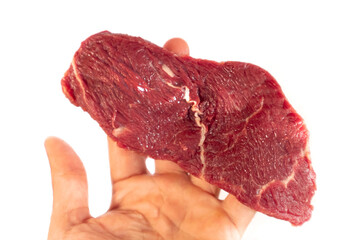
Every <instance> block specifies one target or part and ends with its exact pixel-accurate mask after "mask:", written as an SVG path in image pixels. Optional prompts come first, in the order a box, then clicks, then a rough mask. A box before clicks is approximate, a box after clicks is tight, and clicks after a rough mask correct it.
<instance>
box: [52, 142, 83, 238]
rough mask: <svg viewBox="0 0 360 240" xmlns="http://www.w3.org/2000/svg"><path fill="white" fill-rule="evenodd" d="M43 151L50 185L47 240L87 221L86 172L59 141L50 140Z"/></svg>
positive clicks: (67, 146)
mask: <svg viewBox="0 0 360 240" xmlns="http://www.w3.org/2000/svg"><path fill="white" fill-rule="evenodd" d="M45 149H46V153H47V156H48V159H49V163H50V168H51V179H52V186H53V212H52V216H51V223H50V229H49V239H62V235H63V234H64V232H66V231H67V230H68V229H69V228H71V226H73V225H76V224H79V223H81V222H83V221H84V220H86V219H88V218H90V213H89V206H88V185H87V179H86V172H85V169H84V166H83V164H82V162H81V160H80V158H79V157H78V156H77V155H76V153H75V152H74V150H72V148H71V147H70V146H69V145H68V144H67V143H65V142H64V141H62V140H61V139H58V138H55V137H49V138H48V139H46V141H45Z"/></svg>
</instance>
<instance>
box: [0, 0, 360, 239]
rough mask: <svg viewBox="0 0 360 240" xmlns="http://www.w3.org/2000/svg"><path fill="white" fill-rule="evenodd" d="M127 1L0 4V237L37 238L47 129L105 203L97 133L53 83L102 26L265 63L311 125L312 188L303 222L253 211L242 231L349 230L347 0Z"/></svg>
mask: <svg viewBox="0 0 360 240" xmlns="http://www.w3.org/2000/svg"><path fill="white" fill-rule="evenodd" d="M129 2H130V1H129ZM129 2H128V3H125V1H124V2H121V1H98V2H94V1H75V0H73V1H57V2H55V1H43V2H41V1H2V2H1V3H0V27H1V28H0V30H1V31H0V34H1V36H0V73H1V74H0V116H1V117H0V221H1V224H0V239H46V236H47V231H48V225H49V219H50V214H51V207H52V206H51V205H52V189H51V180H50V170H49V166H48V162H47V158H46V154H45V151H44V148H43V142H44V140H45V138H46V137H47V136H49V135H56V136H59V137H61V138H63V139H65V140H66V141H68V142H69V143H70V144H71V145H72V146H73V147H74V148H75V150H76V151H77V153H78V154H79V155H80V157H81V158H82V159H83V161H84V164H85V167H86V169H87V173H88V179H89V187H90V189H89V191H90V193H89V194H90V207H91V213H92V214H93V215H95V216H97V215H100V214H101V213H103V212H104V211H106V209H107V208H108V206H109V201H110V194H111V186H110V181H109V169H108V168H109V166H108V162H107V148H106V147H107V146H106V136H105V135H104V133H103V132H102V130H101V129H100V128H99V127H98V125H97V123H96V122H94V121H93V120H92V119H91V118H90V117H89V116H88V115H87V114H86V113H84V112H83V111H82V110H80V109H79V108H76V107H74V106H73V105H71V104H70V103H69V101H68V100H67V99H66V98H65V97H64V96H63V94H62V91H61V87H60V80H61V78H62V76H63V74H64V72H65V71H66V70H67V68H68V67H69V65H70V62H71V59H72V56H73V54H74V53H75V51H76V50H77V49H78V47H79V45H80V43H81V41H83V40H84V39H85V38H87V37H88V36H90V35H91V34H94V33H96V32H99V31H102V30H110V31H112V32H118V33H127V34H130V35H135V36H141V37H143V38H145V39H147V40H150V41H151V42H153V43H155V44H158V45H163V44H164V43H165V42H166V40H168V39H169V38H172V37H182V38H184V39H185V40H186V41H187V42H188V44H189V46H190V54H191V55H192V56H193V57H195V58H205V59H212V60H217V61H226V60H234V61H244V62H251V63H254V64H257V65H259V66H261V67H263V68H265V69H267V70H268V71H269V72H270V73H271V74H272V75H273V76H274V77H275V78H276V79H277V80H278V82H279V83H280V85H281V86H282V88H283V91H284V92H285V94H286V96H287V97H288V99H289V101H290V103H291V104H292V105H293V106H294V107H295V109H296V110H297V111H298V112H299V113H300V114H301V115H302V116H303V117H304V119H305V121H306V123H307V126H308V128H309V130H310V132H311V153H312V160H313V166H314V169H315V171H316V173H317V184H318V190H317V192H316V194H315V197H314V199H313V205H314V207H315V209H314V212H313V217H312V219H311V220H310V221H309V222H307V223H305V224H304V225H303V226H301V227H292V226H291V225H290V224H289V223H288V222H284V221H281V220H277V219H275V218H270V217H267V216H264V215H262V214H260V213H257V215H256V217H255V219H254V220H253V222H252V223H251V224H250V226H249V228H248V231H247V232H246V234H245V236H244V239H245V240H250V239H251V240H254V239H277V240H280V239H329V238H331V239H336V238H338V239H360V236H359V231H358V229H359V224H360V221H359V220H358V219H359V214H360V208H359V202H360V197H359V196H360V194H359V183H360V180H359V175H360V173H359V170H360V164H359V162H360V157H359V148H360V140H359V137H360V128H359V123H358V122H359V117H360V114H359V103H360V100H359V97H358V95H359V90H360V88H359V81H360V77H359V76H360V71H359V70H360V47H359V46H360V45H359V43H360V37H359V29H360V27H359V25H360V24H359V23H360V14H359V9H360V8H359V6H357V4H356V1H346V0H344V1H315V0H313V1H297V3H295V1H214V2H210V1H203V2H200V1H178V2H172V1H163V2H160V1H159V2H157V1H153V2H151V1H144V2H138V1H131V3H129ZM195 2H196V3H195ZM220 2H221V3H220Z"/></svg>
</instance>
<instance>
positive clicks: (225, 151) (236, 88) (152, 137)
mask: <svg viewBox="0 0 360 240" xmlns="http://www.w3.org/2000/svg"><path fill="white" fill-rule="evenodd" d="M62 89H63V92H64V93H65V95H66V96H67V97H68V98H69V99H70V101H71V102H72V103H73V104H75V105H76V106H81V107H82V109H83V110H85V111H87V112H88V113H89V114H90V115H91V117H92V118H94V119H95V120H96V121H97V122H98V123H99V124H100V126H101V127H102V128H103V129H104V131H105V132H106V133H107V135H108V136H110V137H111V138H112V139H113V140H115V141H116V142H117V143H118V145H119V146H120V147H123V148H127V149H130V150H133V151H137V152H141V153H145V154H147V155H148V156H151V157H152V158H155V159H165V160H171V161H173V162H176V163H177V164H178V165H179V166H181V167H182V168H183V169H184V170H185V171H187V172H189V173H190V174H192V175H194V176H196V177H199V178H202V179H204V180H206V181H207V182H209V183H211V184H214V185H216V186H218V187H220V188H222V189H224V190H226V191H228V192H229V193H231V194H233V195H235V196H236V197H237V199H238V200H239V201H240V202H242V203H243V204H245V205H247V206H249V207H251V208H253V209H255V210H257V211H260V212H263V213H265V214H267V215H270V216H273V217H276V218H280V219H284V220H288V221H290V222H291V223H292V224H293V225H301V224H302V223H304V222H305V221H307V220H308V219H309V218H310V216H311V212H312V208H313V207H312V206H311V204H310V200H311V198H312V196H313V194H314V191H315V188H316V187H315V173H314V171H313V169H312V166H311V162H310V158H309V149H308V147H307V146H308V130H307V129H306V127H305V125H304V122H303V119H302V118H301V117H300V116H299V115H298V114H297V113H296V112H295V110H294V109H293V108H292V106H291V105H290V104H289V102H288V101H287V100H286V98H285V96H284V94H283V92H282V91H281V89H280V86H279V85H278V83H277V82H276V81H275V79H274V78H273V77H272V76H271V75H270V74H269V73H268V72H266V71H265V70H263V69H261V68H259V67H257V66H255V65H252V64H249V63H242V62H222V63H217V62H213V61H207V60H199V59H193V58H191V57H189V56H185V57H179V56H177V55H175V54H173V53H171V52H169V51H167V50H165V49H162V48H161V47H158V46H156V45H154V44H152V43H150V42H148V41H145V40H143V39H141V38H138V37H131V36H128V35H123V34H112V33H110V32H101V33H98V34H95V35H93V36H91V37H90V38H88V39H87V40H85V41H84V42H83V43H82V44H81V47H80V49H79V50H78V51H77V52H76V54H75V56H74V59H73V61H72V64H71V66H70V68H69V70H68V71H67V72H66V74H65V76H64V78H63V79H62Z"/></svg>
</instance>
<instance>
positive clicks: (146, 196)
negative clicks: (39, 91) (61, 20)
mask: <svg viewBox="0 0 360 240" xmlns="http://www.w3.org/2000/svg"><path fill="white" fill-rule="evenodd" d="M164 47H165V48H167V49H168V50H170V51H173V52H175V53H177V54H178V55H187V54H188V51H189V50H188V48H187V44H186V43H185V42H184V41H183V40H179V39H175V40H174V39H173V40H170V41H169V42H167V43H166V44H165V46H164ZM108 144H109V160H110V172H111V180H112V189H113V191H112V200H111V204H110V208H109V210H108V211H107V212H106V213H105V214H103V215H101V216H99V217H97V218H94V217H92V216H91V215H90V213H89V206H88V186H87V179H86V172H85V169H84V166H83V164H82V162H81V160H80V159H79V157H78V156H77V155H76V153H75V152H74V151H73V150H72V148H71V147H70V146H69V145H67V144H66V143H65V142H64V141H62V140H60V139H58V138H55V137H50V138H48V139H47V140H46V141H45V148H46V151H47V154H48V158H49V162H50V168H51V176H52V185H53V212H52V216H51V223H50V229H49V235H48V239H49V240H54V239H56V240H58V239H72V240H73V239H76V240H101V239H114V240H116V239H126V240H129V239H134V240H135V239H147V240H152V239H166V240H171V239H174V240H175V239H186V240H192V239H197V240H200V239H203V240H211V239H216V240H218V239H227V240H230V239H231V240H232V239H240V238H241V236H242V235H243V233H244V231H245V229H246V227H247V226H248V224H249V223H250V221H251V219H252V218H253V216H254V214H255V211H254V210H252V209H249V208H248V207H246V206H244V205H242V204H241V203H240V202H238V201H237V200H236V198H235V197H234V196H232V195H229V196H228V197H227V198H226V199H225V200H223V201H221V200H219V199H218V198H217V197H218V194H219V189H218V188H217V187H215V186H212V185H210V184H209V183H207V182H205V181H203V180H201V179H198V178H195V177H193V176H189V175H188V174H187V173H186V172H184V170H182V169H181V168H180V167H178V166H177V165H176V164H175V163H173V162H170V161H163V160H157V161H155V174H154V175H151V174H149V172H148V171H147V169H146V166H145V159H146V157H145V156H142V155H140V154H137V153H135V152H131V151H128V150H125V149H121V148H119V147H118V146H117V145H116V143H115V142H113V141H112V140H111V139H108Z"/></svg>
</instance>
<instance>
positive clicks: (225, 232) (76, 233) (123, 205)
mask: <svg viewBox="0 0 360 240" xmlns="http://www.w3.org/2000/svg"><path fill="white" fill-rule="evenodd" d="M85 233H86V236H84V234H85ZM240 235H241V233H240V232H239V230H238V228H237V227H236V226H235V225H234V223H233V222H232V220H231V218H230V217H229V216H228V214H227V213H226V211H225V210H224V209H223V205H222V204H221V202H220V201H219V200H218V199H216V198H215V197H214V196H213V195H211V194H209V193H208V192H206V191H203V190H202V189H200V188H199V187H197V186H195V185H193V184H192V183H191V181H190V178H189V177H188V176H187V175H186V174H180V173H178V174H177V173H173V174H159V175H154V176H150V175H140V176H134V177H131V178H128V179H124V180H121V181H119V182H117V183H115V184H114V195H113V202H112V206H111V210H109V211H108V212H107V213H106V214H104V215H102V216H100V217H98V218H91V219H88V220H87V221H85V222H84V223H81V224H78V225H76V226H74V227H73V228H72V229H70V231H69V232H67V237H68V239H81V237H83V239H94V240H95V239H150V240H151V239H189V240H190V239H239V238H240Z"/></svg>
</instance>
